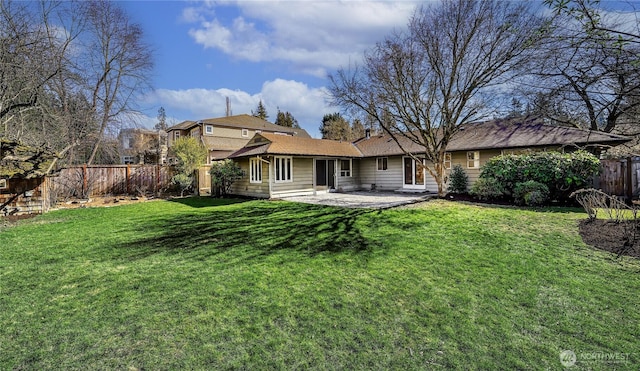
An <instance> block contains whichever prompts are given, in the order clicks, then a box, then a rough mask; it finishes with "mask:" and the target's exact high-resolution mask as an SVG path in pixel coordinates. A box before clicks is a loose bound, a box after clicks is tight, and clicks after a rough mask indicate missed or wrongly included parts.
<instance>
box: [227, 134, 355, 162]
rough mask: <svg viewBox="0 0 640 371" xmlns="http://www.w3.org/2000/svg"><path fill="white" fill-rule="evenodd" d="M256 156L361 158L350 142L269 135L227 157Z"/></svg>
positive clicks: (254, 138) (258, 137) (256, 139)
mask: <svg viewBox="0 0 640 371" xmlns="http://www.w3.org/2000/svg"><path fill="white" fill-rule="evenodd" d="M258 155H292V156H327V157H362V153H361V152H360V151H359V150H358V148H356V147H355V146H354V145H353V144H352V143H350V142H339V141H337V140H327V139H313V138H300V137H293V136H289V135H278V134H269V133H261V134H256V136H255V137H253V139H251V141H250V142H249V144H248V145H247V146H246V147H244V148H242V149H241V150H239V151H237V152H235V153H234V154H233V155H231V156H229V157H231V158H238V157H250V156H258Z"/></svg>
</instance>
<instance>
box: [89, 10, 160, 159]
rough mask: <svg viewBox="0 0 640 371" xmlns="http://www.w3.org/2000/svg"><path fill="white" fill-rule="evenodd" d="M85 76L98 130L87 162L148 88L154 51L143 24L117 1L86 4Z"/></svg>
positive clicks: (94, 155) (131, 110)
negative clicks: (134, 21)
mask: <svg viewBox="0 0 640 371" xmlns="http://www.w3.org/2000/svg"><path fill="white" fill-rule="evenodd" d="M86 16H87V23H88V25H87V40H86V42H87V44H88V45H87V50H88V51H89V53H88V55H87V57H86V61H85V62H86V65H87V66H88V71H87V72H88V73H87V75H86V76H85V79H86V84H87V87H89V88H90V91H91V93H90V101H91V108H92V111H93V112H94V114H95V117H96V120H97V122H98V125H99V129H98V131H97V133H96V137H95V142H94V145H93V149H92V151H91V155H90V156H89V159H88V160H87V163H89V164H91V163H92V162H93V161H94V159H95V157H96V154H97V153H98V149H99V147H100V145H101V144H102V140H103V138H104V135H105V133H106V132H107V129H108V128H109V126H110V125H115V124H117V122H118V120H120V119H121V118H122V117H123V115H125V114H126V113H131V112H133V111H134V98H135V96H136V94H138V93H141V92H142V91H144V90H145V89H147V88H148V87H149V78H150V72H151V70H152V68H153V59H152V50H151V48H150V46H149V45H148V44H146V43H145V41H144V37H143V31H142V28H141V26H140V25H138V24H135V23H133V22H131V20H130V19H129V17H128V15H127V14H126V13H125V12H124V10H123V9H122V8H120V7H119V6H118V5H117V4H116V3H113V2H110V1H106V0H98V1H92V2H91V3H90V4H89V5H88V6H87V11H86Z"/></svg>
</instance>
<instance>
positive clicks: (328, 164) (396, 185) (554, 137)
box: [229, 120, 631, 198]
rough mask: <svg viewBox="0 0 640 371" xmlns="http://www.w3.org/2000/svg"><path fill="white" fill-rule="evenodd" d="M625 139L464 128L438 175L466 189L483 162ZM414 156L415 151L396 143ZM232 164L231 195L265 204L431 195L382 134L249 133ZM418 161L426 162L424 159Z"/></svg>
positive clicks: (426, 178) (431, 186)
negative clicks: (453, 176)
mask: <svg viewBox="0 0 640 371" xmlns="http://www.w3.org/2000/svg"><path fill="white" fill-rule="evenodd" d="M629 140H631V139H630V138H627V137H624V136H620V135H615V134H609V133H602V132H594V131H588V130H581V129H576V128H570V127H560V126H552V125H546V124H543V123H540V122H537V121H526V122H515V123H514V122H508V121H500V120H497V121H490V122H482V123H474V124H468V125H465V126H464V127H462V128H461V129H460V131H459V132H458V133H456V135H455V136H454V137H453V138H452V140H451V142H450V143H449V145H448V146H447V152H446V154H445V168H446V169H447V170H450V169H451V168H452V167H453V166H454V165H456V164H460V165H461V166H462V167H463V168H464V169H465V171H466V173H467V175H468V176H469V180H470V183H471V184H473V182H475V181H476V180H477V179H478V176H479V175H480V168H481V167H482V165H484V164H485V163H486V162H487V161H488V160H489V159H490V158H492V157H495V156H499V155H501V154H507V153H522V152H527V151H546V150H574V149H577V148H586V149H593V148H597V149H606V148H610V147H613V146H616V145H619V144H621V143H625V142H627V141H629ZM401 143H403V147H404V149H406V150H407V151H409V152H410V153H412V154H414V155H415V156H416V157H420V153H421V151H423V150H422V149H421V148H420V146H419V145H417V144H415V143H411V142H410V141H409V140H408V139H403V140H402V142H401ZM229 158H231V159H234V160H235V161H236V162H237V163H238V164H239V165H240V167H241V168H242V169H243V170H244V173H245V174H246V176H244V177H243V178H242V179H241V180H239V181H237V182H236V183H234V184H233V187H232V193H234V194H237V195H244V196H251V197H260V198H272V197H281V196H286V195H304V194H315V193H318V192H328V191H331V190H338V191H351V190H384V191H405V192H437V190H438V187H437V184H436V182H435V180H434V179H433V177H432V176H431V175H430V174H429V173H428V172H427V171H425V170H424V168H423V167H422V166H419V164H417V163H416V161H415V160H414V158H413V157H410V156H407V155H406V154H405V152H404V151H403V150H402V149H401V148H400V146H399V145H398V143H396V141H395V140H393V138H391V137H390V136H389V135H376V136H370V135H367V136H365V137H364V138H362V139H359V140H357V141H355V142H353V143H349V142H340V141H333V140H326V139H312V138H299V137H298V138H296V137H291V136H282V135H275V134H268V133H261V134H256V135H255V136H254V137H253V138H252V139H251V140H250V141H249V142H248V143H247V144H246V145H245V146H244V147H243V148H242V149H240V150H238V151H236V152H235V153H233V154H232V155H230V156H229ZM423 161H425V160H423Z"/></svg>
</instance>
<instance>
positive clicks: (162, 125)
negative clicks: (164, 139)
mask: <svg viewBox="0 0 640 371" xmlns="http://www.w3.org/2000/svg"><path fill="white" fill-rule="evenodd" d="M157 117H158V123H157V124H156V126H154V128H155V129H156V130H165V131H166V130H167V113H166V112H165V110H164V107H160V108H159V109H158V116H157Z"/></svg>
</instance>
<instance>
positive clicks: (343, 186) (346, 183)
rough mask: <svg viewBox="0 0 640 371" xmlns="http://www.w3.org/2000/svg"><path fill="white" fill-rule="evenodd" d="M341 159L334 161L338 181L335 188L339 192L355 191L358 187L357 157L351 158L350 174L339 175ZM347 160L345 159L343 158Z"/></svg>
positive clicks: (358, 166)
mask: <svg viewBox="0 0 640 371" xmlns="http://www.w3.org/2000/svg"><path fill="white" fill-rule="evenodd" d="M341 160H343V159H338V161H336V164H337V165H336V178H337V181H338V184H337V189H338V191H339V192H349V191H356V190H358V189H360V176H359V175H358V174H359V170H360V164H359V162H360V161H359V160H358V159H352V160H351V176H340V161H341ZM345 160H347V159H345Z"/></svg>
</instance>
